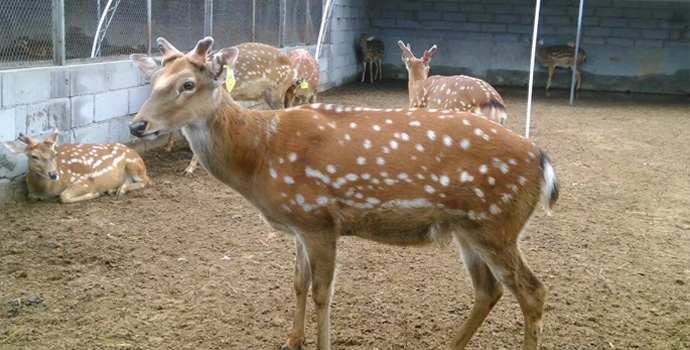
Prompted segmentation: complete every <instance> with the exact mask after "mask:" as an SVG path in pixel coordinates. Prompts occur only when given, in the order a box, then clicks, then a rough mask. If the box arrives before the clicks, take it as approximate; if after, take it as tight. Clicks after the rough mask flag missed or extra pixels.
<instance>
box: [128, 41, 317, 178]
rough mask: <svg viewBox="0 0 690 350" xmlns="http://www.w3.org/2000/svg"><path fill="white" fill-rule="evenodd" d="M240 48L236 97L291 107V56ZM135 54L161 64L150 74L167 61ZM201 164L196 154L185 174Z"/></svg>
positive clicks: (264, 48) (172, 138)
mask: <svg viewBox="0 0 690 350" xmlns="http://www.w3.org/2000/svg"><path fill="white" fill-rule="evenodd" d="M236 48H237V49H238V50H239V51H240V55H239V57H238V58H237V63H236V64H235V67H234V68H232V67H231V69H232V70H233V75H234V77H235V81H236V83H235V87H234V89H233V90H232V97H233V99H236V100H242V101H264V102H266V104H268V106H269V108H271V109H280V108H285V107H287V106H286V105H285V104H284V103H285V102H284V101H285V99H286V94H287V91H288V89H289V88H290V87H291V86H292V85H293V82H294V81H295V72H294V69H293V67H292V64H291V63H290V58H289V57H288V56H287V55H286V54H285V53H283V52H282V51H280V49H278V48H275V47H273V46H270V45H265V44H259V43H246V44H240V45H237V46H236ZM132 57H134V58H133V60H135V61H136V60H150V62H149V63H157V64H156V65H153V64H149V66H151V67H152V68H151V70H152V72H144V73H146V74H147V75H152V74H153V73H155V71H157V70H158V69H160V68H161V65H162V66H165V63H166V62H165V61H162V62H161V61H159V60H154V59H152V58H150V57H148V56H147V55H143V54H136V55H132ZM317 74H318V72H317ZM317 79H318V75H317ZM174 141H175V135H174V134H173V133H170V135H169V136H168V143H167V144H166V146H165V149H166V150H168V151H170V150H172V147H173V143H174ZM198 163H199V162H198V160H197V158H196V156H194V157H192V160H191V161H190V162H189V165H188V166H187V168H186V169H185V170H184V174H185V175H187V176H189V175H192V174H193V173H194V171H195V170H196V168H197V166H198Z"/></svg>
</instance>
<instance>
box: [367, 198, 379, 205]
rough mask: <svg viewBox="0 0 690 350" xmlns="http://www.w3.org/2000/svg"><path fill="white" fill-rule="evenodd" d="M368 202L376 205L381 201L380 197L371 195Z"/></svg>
mask: <svg viewBox="0 0 690 350" xmlns="http://www.w3.org/2000/svg"><path fill="white" fill-rule="evenodd" d="M367 203H369V204H372V205H376V204H379V203H381V201H380V200H379V199H378V198H374V197H369V198H367Z"/></svg>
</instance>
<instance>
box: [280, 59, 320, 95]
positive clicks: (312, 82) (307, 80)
mask: <svg viewBox="0 0 690 350" xmlns="http://www.w3.org/2000/svg"><path fill="white" fill-rule="evenodd" d="M290 62H291V63H292V66H293V67H294V68H295V83H294V84H292V86H291V87H290V88H289V89H288V91H287V93H286V94H285V107H290V106H295V105H297V104H302V103H315V102H316V96H317V94H318V92H319V63H318V62H316V59H314V56H312V55H311V54H310V53H309V51H307V50H304V49H297V50H292V51H290Z"/></svg>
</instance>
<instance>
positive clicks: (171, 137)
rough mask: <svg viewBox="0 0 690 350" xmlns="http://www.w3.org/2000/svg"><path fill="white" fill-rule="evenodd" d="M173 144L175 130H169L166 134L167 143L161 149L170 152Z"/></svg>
mask: <svg viewBox="0 0 690 350" xmlns="http://www.w3.org/2000/svg"><path fill="white" fill-rule="evenodd" d="M173 145H175V132H171V133H169V134H168V143H166V144H165V147H163V149H164V150H166V151H168V152H170V151H172V149H173Z"/></svg>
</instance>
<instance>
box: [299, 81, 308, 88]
mask: <svg viewBox="0 0 690 350" xmlns="http://www.w3.org/2000/svg"><path fill="white" fill-rule="evenodd" d="M299 87H300V89H308V88H309V82H308V81H306V80H305V81H303V82H302V83H301V84H299Z"/></svg>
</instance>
